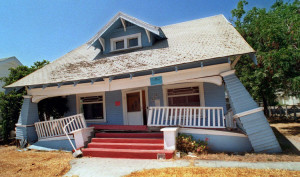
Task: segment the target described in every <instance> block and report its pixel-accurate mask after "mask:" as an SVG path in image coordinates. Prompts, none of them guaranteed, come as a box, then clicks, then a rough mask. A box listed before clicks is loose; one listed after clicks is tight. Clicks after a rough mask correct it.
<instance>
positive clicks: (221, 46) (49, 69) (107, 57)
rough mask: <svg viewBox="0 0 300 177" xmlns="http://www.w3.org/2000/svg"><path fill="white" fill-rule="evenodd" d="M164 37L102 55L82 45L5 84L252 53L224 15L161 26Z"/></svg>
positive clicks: (72, 78)
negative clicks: (151, 43) (151, 42)
mask: <svg viewBox="0 0 300 177" xmlns="http://www.w3.org/2000/svg"><path fill="white" fill-rule="evenodd" d="M161 30H162V31H163V33H164V34H165V35H166V37H167V39H164V40H160V41H158V42H156V43H154V45H153V46H151V47H144V48H141V49H139V50H134V51H132V52H123V53H113V54H101V51H100V49H98V48H95V47H93V46H92V47H90V48H87V47H88V44H83V45H82V46H80V47H78V48H77V49H75V50H73V51H71V52H69V53H67V54H66V55H64V56H62V57H61V58H59V59H57V60H55V61H54V62H52V63H50V64H48V65H46V66H45V67H43V68H41V69H39V70H37V71H35V72H34V73H32V74H30V75H28V76H26V77H24V78H22V79H20V80H18V81H17V82H15V83H13V84H11V85H9V86H7V87H20V86H28V85H41V84H51V83H53V84H54V83H62V82H67V81H78V80H84V79H92V78H103V77H110V76H115V75H122V74H129V73H134V72H139V71H145V70H152V69H156V68H163V67H169V66H176V65H180V64H184V63H192V62H197V61H203V60H210V59H214V58H221V57H228V56H234V55H242V54H249V53H254V52H255V51H254V50H253V49H252V47H251V46H250V45H249V44H248V43H247V42H246V41H245V40H244V39H243V37H242V36H241V35H240V34H239V33H238V32H237V31H236V29H235V28H234V27H233V26H232V25H231V24H230V23H229V22H228V21H227V20H226V18H225V17H224V16H223V15H217V16H212V17H207V18H203V19H197V20H192V21H187V22H183V23H178V24H173V25H168V26H164V27H161Z"/></svg>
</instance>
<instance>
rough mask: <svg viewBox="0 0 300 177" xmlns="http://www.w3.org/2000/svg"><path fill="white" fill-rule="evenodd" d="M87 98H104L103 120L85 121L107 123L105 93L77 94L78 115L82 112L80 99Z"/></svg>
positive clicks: (88, 120) (87, 120)
mask: <svg viewBox="0 0 300 177" xmlns="http://www.w3.org/2000/svg"><path fill="white" fill-rule="evenodd" d="M87 96H102V98H103V119H102V120H101V119H99V120H97V119H86V120H85V121H86V122H87V123H93V122H101V123H103V122H106V106H105V105H106V102H105V93H104V92H101V93H84V94H77V95H76V111H77V114H80V113H81V112H80V111H81V110H80V98H81V97H87Z"/></svg>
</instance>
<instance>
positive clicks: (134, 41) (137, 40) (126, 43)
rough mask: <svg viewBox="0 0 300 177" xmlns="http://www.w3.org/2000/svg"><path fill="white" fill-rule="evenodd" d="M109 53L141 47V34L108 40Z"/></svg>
mask: <svg viewBox="0 0 300 177" xmlns="http://www.w3.org/2000/svg"><path fill="white" fill-rule="evenodd" d="M110 46H111V51H112V52H113V51H120V50H126V49H132V48H137V47H142V40H141V33H137V34H132V35H128V36H121V37H117V38H111V39H110Z"/></svg>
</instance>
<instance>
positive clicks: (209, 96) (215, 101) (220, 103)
mask: <svg viewBox="0 0 300 177" xmlns="http://www.w3.org/2000/svg"><path fill="white" fill-rule="evenodd" d="M203 87H204V98H205V106H206V107H223V109H224V113H226V112H227V110H226V100H225V89H224V85H221V86H218V85H215V84H212V83H206V82H205V83H204V84H203Z"/></svg>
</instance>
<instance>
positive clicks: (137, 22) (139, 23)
mask: <svg viewBox="0 0 300 177" xmlns="http://www.w3.org/2000/svg"><path fill="white" fill-rule="evenodd" d="M118 19H124V20H126V21H128V22H130V23H132V24H135V25H137V26H139V27H142V28H144V29H146V30H148V31H150V32H152V33H154V34H156V35H158V36H159V35H163V34H160V31H159V29H160V28H159V27H157V26H154V25H150V24H149V23H146V22H144V21H142V20H139V19H137V18H134V17H132V16H130V15H127V14H125V13H123V12H118V13H117V14H116V15H115V16H114V17H113V18H112V19H111V20H110V21H109V22H108V23H107V24H106V25H105V26H104V27H103V28H102V29H101V30H100V31H99V32H98V33H97V34H96V35H95V36H94V37H92V39H90V40H89V41H88V42H87V44H88V46H91V45H92V44H93V43H94V42H95V41H96V40H97V39H99V38H100V37H101V36H102V35H103V34H104V33H105V32H106V31H107V30H108V29H109V28H110V27H111V26H112V25H113V24H114V23H115V22H116V21H117V20H118Z"/></svg>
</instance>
